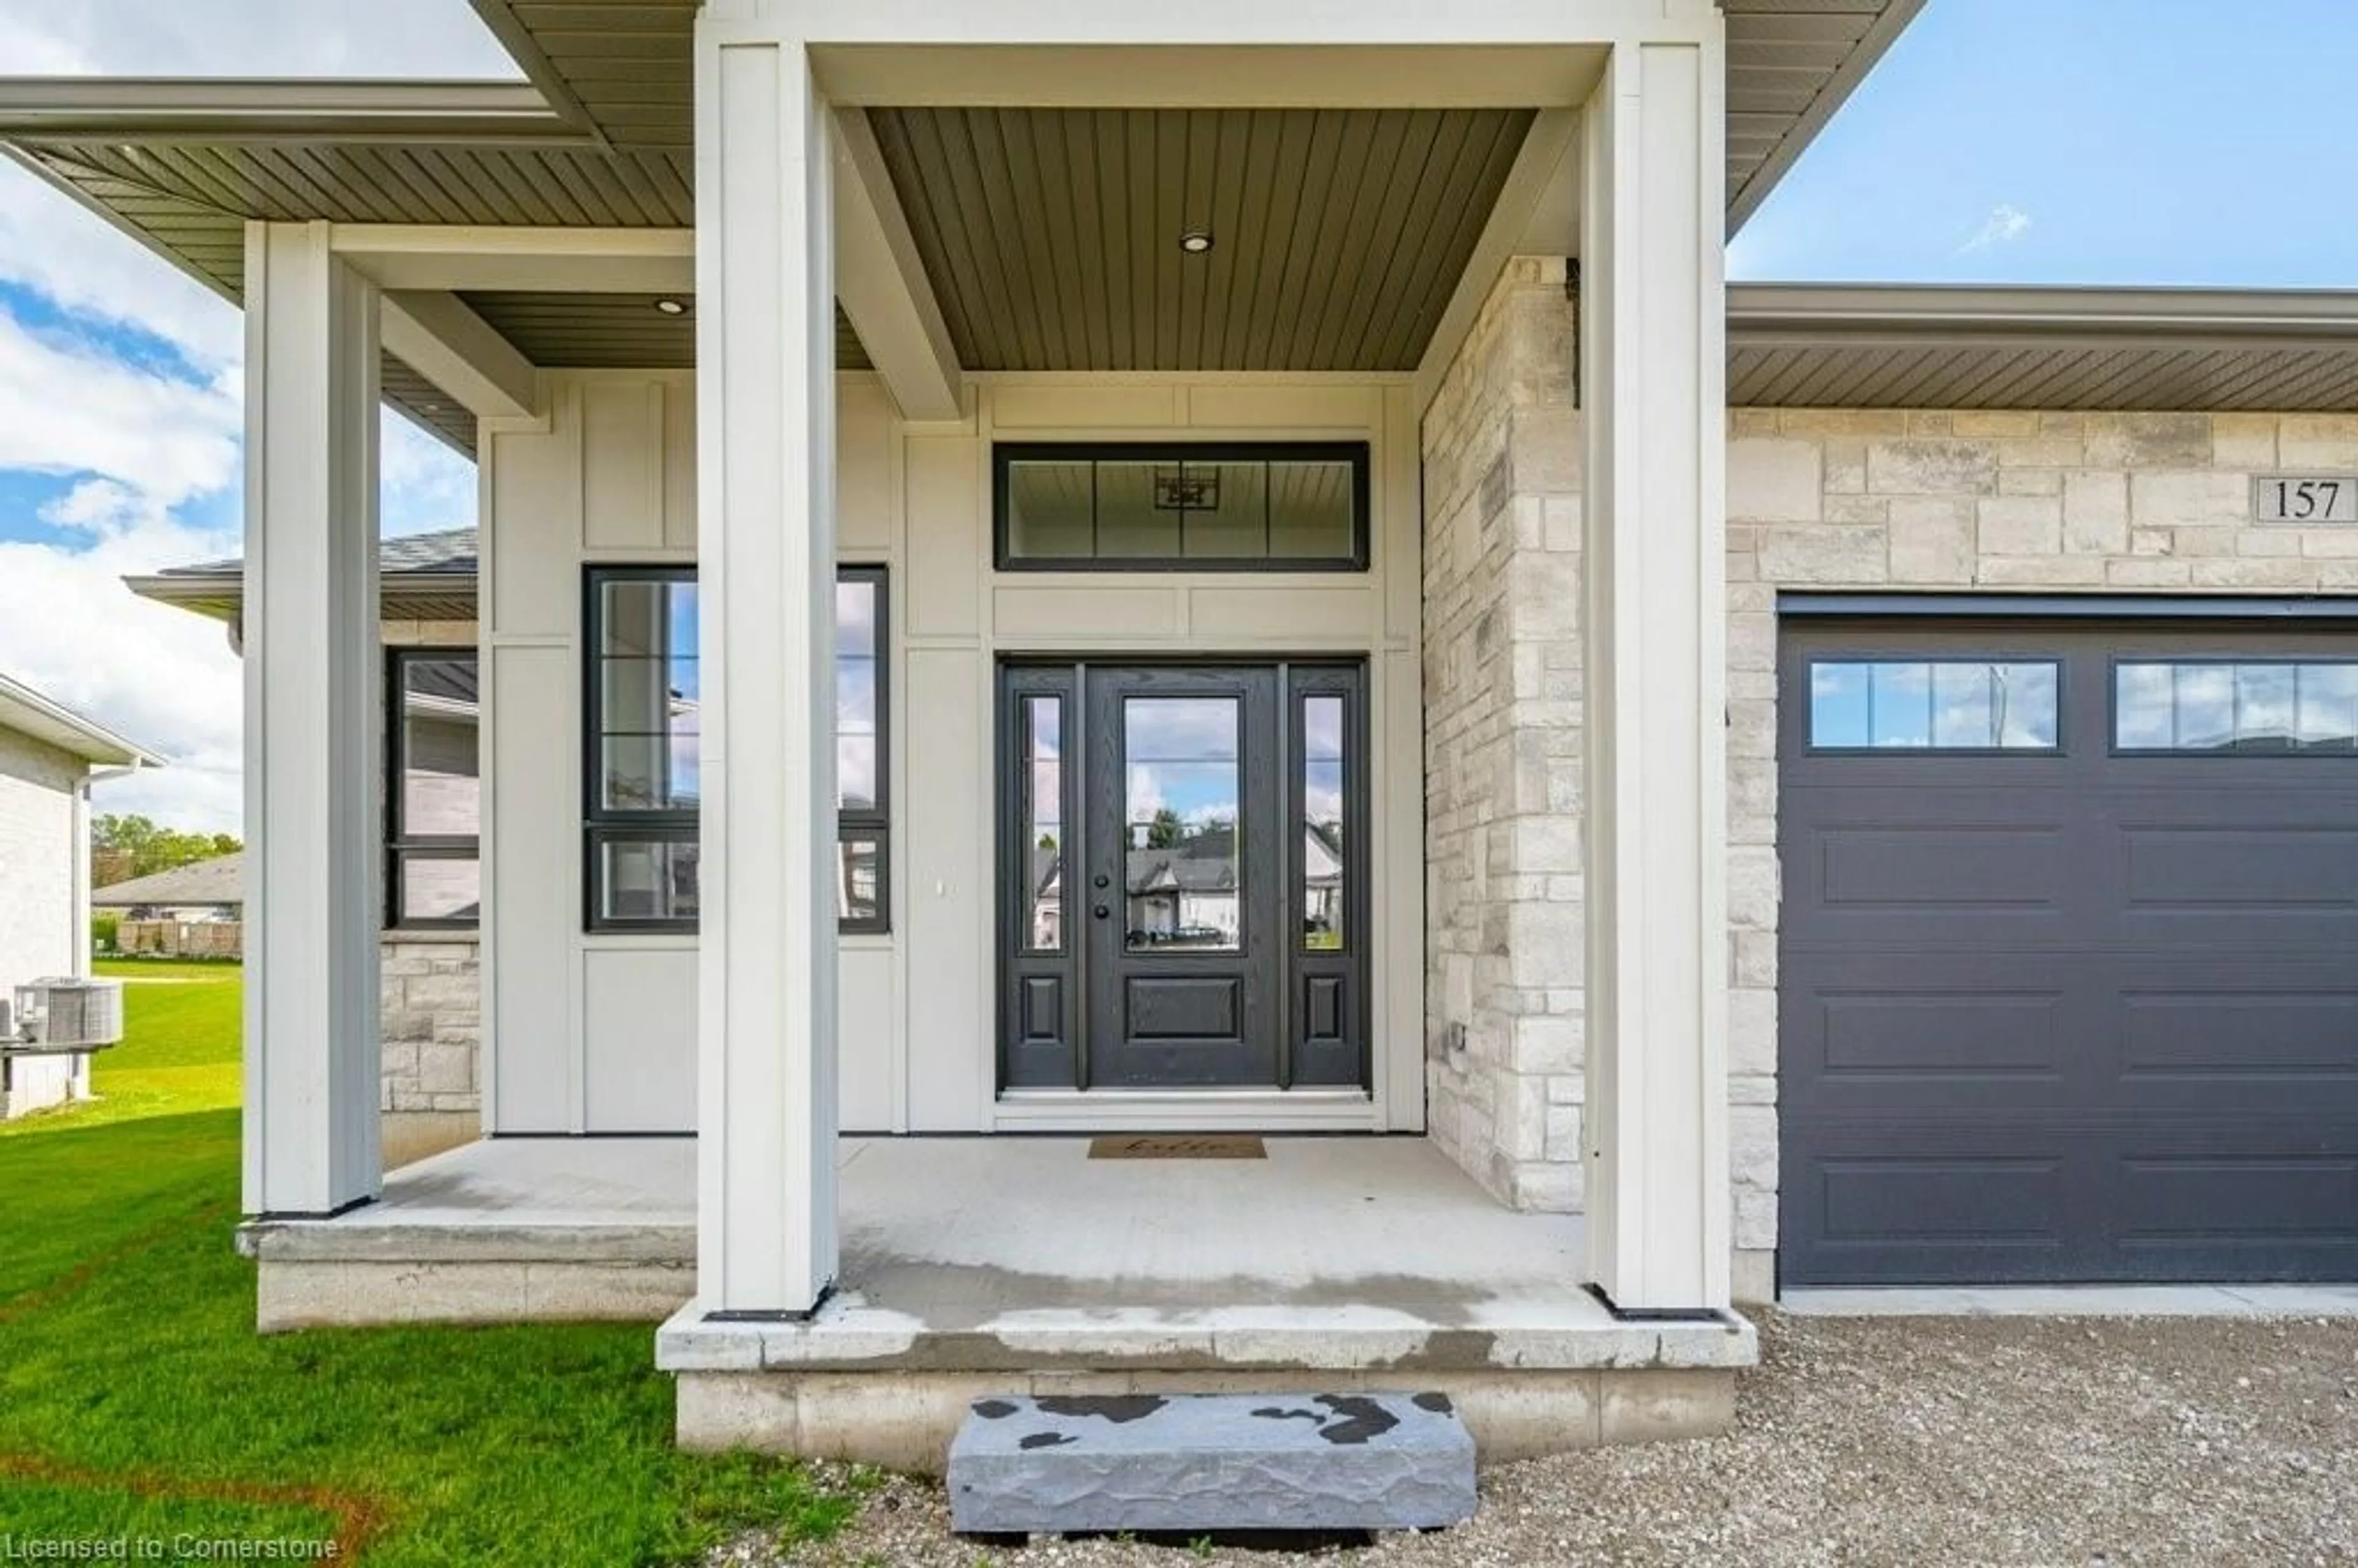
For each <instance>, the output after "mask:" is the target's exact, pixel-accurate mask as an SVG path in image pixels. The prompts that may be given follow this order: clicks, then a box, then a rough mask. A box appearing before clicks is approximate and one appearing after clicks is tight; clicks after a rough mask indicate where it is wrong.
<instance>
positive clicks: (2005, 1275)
mask: <svg viewBox="0 0 2358 1568" xmlns="http://www.w3.org/2000/svg"><path fill="white" fill-rule="evenodd" d="M1783 650H1784V651H1783V657H1782V675H1781V680H1780V697H1781V701H1780V712H1781V715H1782V718H1781V725H1782V732H1781V734H1780V735H1779V756H1780V757H1781V758H1782V759H1783V762H1782V787H1781V791H1780V800H1779V817H1780V825H1779V843H1780V851H1781V858H1782V861H1783V871H1784V906H1783V914H1782V942H1781V955H1780V959H1781V961H1780V967H1779V993H1780V995H1779V1032H1780V1052H1781V1083H1780V1087H1779V1100H1780V1105H1781V1123H1782V1148H1783V1156H1782V1163H1783V1169H1782V1172H1781V1182H1782V1188H1783V1200H1782V1201H1783V1221H1782V1238H1781V1268H1782V1272H1783V1277H1784V1279H1785V1281H1787V1282H1788V1283H1809V1284H1850V1283H1880V1282H1903V1281H1905V1282H1926V1283H1929V1282H1949V1281H1963V1282H2003V1281H2107V1280H2112V1281H2168V1280H2222V1281H2228V1280H2320V1279H2332V1280H2340V1279H2350V1278H2358V663H2353V659H2358V627H2352V628H2350V629H2349V630H2345V631H2341V632H2332V631H2320V630H2314V629H2309V628H2288V627H2283V626H2276V627H2259V626H2253V627H2248V628H2244V629H2231V628H2225V627H2221V626H2216V625H2211V626H2203V625H2190V624H2185V623H2180V624H2176V625H2170V624H2158V623H2141V624H2139V623H2131V624H2119V623H2114V624H2105V623H2096V622H2057V623H2051V624H2043V625H2042V624H2037V623H2027V622H2014V623H2011V624H1975V623H1967V622H1937V623H1936V622H1923V621H1911V622H1843V621H1822V620H1806V621H1805V620H1789V621H1788V622H1787V623H1786V635H1785V639H1784V644H1783Z"/></svg>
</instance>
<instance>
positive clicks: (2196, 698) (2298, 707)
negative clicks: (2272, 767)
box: [2113, 659, 2358, 756]
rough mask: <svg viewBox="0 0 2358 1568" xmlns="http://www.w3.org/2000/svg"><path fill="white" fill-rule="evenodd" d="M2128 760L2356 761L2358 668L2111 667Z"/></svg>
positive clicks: (2145, 663)
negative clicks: (2303, 755)
mask: <svg viewBox="0 0 2358 1568" xmlns="http://www.w3.org/2000/svg"><path fill="white" fill-rule="evenodd" d="M2113 698H2114V700H2113V743H2114V745H2115V746H2116V747H2117V748H2119V749H2120V750H2121V751H2124V752H2192V753H2201V754H2212V753H2217V752H2276V753H2281V752H2328V753H2337V752H2338V753H2340V754H2342V755H2343V756H2352V755H2358V661H2354V660H2347V659H2337V660H2292V659H2269V660H2236V661H2234V662H2232V663H2230V662H2225V661H2221V660H2194V659H2167V660H2165V659H2136V660H2124V661H2123V662H2121V663H2119V664H2117V665H2115V666H2114V667H2113Z"/></svg>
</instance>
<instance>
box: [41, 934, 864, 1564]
mask: <svg viewBox="0 0 2358 1568" xmlns="http://www.w3.org/2000/svg"><path fill="white" fill-rule="evenodd" d="M102 972H103V973H109V974H120V975H123V976H124V977H126V978H127V979H131V980H132V981H133V983H131V984H130V985H129V986H127V987H126V992H127V994H126V998H125V1006H126V1009H127V1010H128V1013H129V1019H128V1022H129V1035H130V1038H129V1039H128V1040H127V1041H126V1042H125V1043H124V1044H123V1045H122V1046H120V1047H118V1048H116V1049H115V1050H114V1051H111V1052H109V1053H107V1054H104V1055H103V1056H101V1057H100V1058H99V1060H98V1064H97V1066H96V1069H95V1075H94V1076H95V1084H96V1088H97V1092H98V1093H99V1095H100V1096H101V1097H102V1098H101V1100H100V1102H99V1103H98V1104H95V1105H88V1106H83V1107H80V1108H74V1109H71V1110H68V1111H63V1112H59V1113H53V1114H50V1115H46V1116H39V1117H34V1118H30V1119H27V1120H24V1121H21V1122H16V1123H13V1124H9V1125H7V1126H5V1127H4V1128H0V1193H5V1195H7V1201H8V1207H9V1211H10V1217H11V1220H12V1224H11V1225H10V1227H9V1234H8V1241H7V1244H6V1245H5V1247H0V1535H8V1534H13V1536H14V1537H15V1539H16V1541H19V1542H22V1541H29V1540H34V1539H56V1538H71V1539H76V1540H86V1539H90V1538H93V1537H103V1538H109V1539H112V1538H114V1537H119V1536H125V1535H128V1536H131V1537H134V1538H136V1537H142V1536H146V1537H155V1538H159V1539H161V1540H162V1541H165V1542H167V1543H169V1542H170V1541H172V1538H174V1537H175V1536H178V1535H181V1534H183V1533H187V1534H192V1535H198V1536H207V1537H213V1538H220V1537H233V1538H238V1539H242V1540H270V1539H291V1540H299V1541H326V1540H330V1539H333V1540H336V1541H339V1542H340V1543H341V1548H342V1550H341V1553H340V1555H339V1557H338V1559H337V1560H338V1561H345V1562H349V1561H351V1560H352V1554H353V1553H355V1552H358V1553H360V1554H362V1555H363V1556H364V1557H365V1560H366V1561H367V1562H369V1563H373V1564H386V1565H393V1564H403V1563H421V1564H423V1563H435V1564H443V1563H463V1564H485V1565H494V1564H503V1563H514V1564H518V1565H525V1564H530V1565H532V1568H558V1565H561V1564H571V1563H579V1564H585V1565H587V1564H597V1565H599V1568H610V1565H612V1564H623V1563H675V1562H684V1561H692V1560H694V1559H695V1558H696V1557H698V1555H700V1554H701V1552H703V1550H704V1549H705V1548H706V1547H707V1546H708V1545H709V1544H710V1543H712V1542H713V1541H716V1540H718V1539H720V1538H722V1537H724V1536H726V1535H727V1534H730V1533H731V1532H733V1531H735V1530H740V1529H743V1528H746V1527H748V1526H751V1525H755V1524H760V1525H766V1526H770V1527H773V1528H777V1527H784V1529H785V1530H787V1532H788V1533H789V1534H793V1533H796V1532H799V1533H802V1534H806V1535H818V1534H824V1533H826V1532H827V1531H829V1530H833V1529H834V1528H835V1527H836V1526H837V1525H838V1523H839V1522H840V1521H841V1519H843V1518H844V1517H846V1516H847V1515H848V1514H849V1511H850V1509H851V1507H852V1503H851V1501H850V1499H849V1498H843V1497H839V1496H828V1495H826V1494H824V1493H822V1492H821V1491H820V1490H819V1489H818V1488H817V1487H816V1486H815V1485H814V1484H813V1483H812V1482H811V1481H810V1480H809V1479H808V1478H807V1477H806V1475H805V1473H804V1472H803V1471H802V1470H801V1469H799V1468H798V1467H796V1466H795V1465H789V1464H784V1463H779V1462H774V1461H768V1460H762V1459H756V1458H752V1457H750V1456H744V1455H736V1456H730V1457H723V1458H713V1457H699V1456H695V1455H688V1454H679V1453H677V1452H676V1451H675V1450H674V1449H673V1448H672V1446H671V1442H670V1422H671V1388H670V1384H669V1381H668V1379H665V1378H663V1377H662V1376H661V1375H659V1374H658V1373H656V1372H655V1371H654V1368H653V1363H652V1351H653V1346H652V1336H651V1334H650V1332H649V1331H648V1329H646V1328H645V1327H643V1326H630V1325H622V1326H608V1325H561V1326H540V1325H533V1326H521V1327H508V1328H481V1329H450V1328H406V1329H369V1330H336V1331H319V1332H314V1333H308V1334H300V1335H288V1336H275V1337H272V1338H267V1339H265V1338H263V1337H261V1336H257V1335H255V1334H254V1325H253V1319H254V1267H253V1265H252V1264H250V1263H248V1262H246V1261H244V1260H242V1259H240V1258H239V1257H237V1256H236V1254H235V1253H234V1251H233V1249H232V1247H231V1232H232V1229H233V1227H234V1225H235V1224H236V1220H237V1182H238V1149H237V1139H238V1117H237V1109H236V1102H237V1093H238V1068H237V1054H238V1019H239V1007H240V1000H239V990H240V987H239V972H238V970H237V969H235V968H219V967H214V966H210V965H203V966H193V965H192V966H167V965H156V964H147V963H136V962H134V963H124V964H107V965H103V966H102ZM165 982H177V983H165ZM166 1560H170V1559H166Z"/></svg>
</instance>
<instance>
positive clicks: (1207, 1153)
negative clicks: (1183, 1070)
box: [1089, 1132, 1269, 1160]
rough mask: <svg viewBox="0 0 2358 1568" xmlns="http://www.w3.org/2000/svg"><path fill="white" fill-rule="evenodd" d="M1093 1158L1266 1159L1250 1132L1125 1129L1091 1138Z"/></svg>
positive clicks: (1267, 1155)
mask: <svg viewBox="0 0 2358 1568" xmlns="http://www.w3.org/2000/svg"><path fill="white" fill-rule="evenodd" d="M1089 1158H1090V1159H1092V1160H1266V1159H1268V1158H1269V1151H1268V1150H1267V1149H1266V1148H1264V1147H1263V1146H1262V1144H1261V1141H1260V1139H1259V1138H1257V1137H1255V1136H1254V1135H1253V1134H1251V1133H1249V1132H1125V1133H1120V1134H1118V1135H1116V1136H1112V1137H1108V1138H1092V1139H1090V1140H1089Z"/></svg>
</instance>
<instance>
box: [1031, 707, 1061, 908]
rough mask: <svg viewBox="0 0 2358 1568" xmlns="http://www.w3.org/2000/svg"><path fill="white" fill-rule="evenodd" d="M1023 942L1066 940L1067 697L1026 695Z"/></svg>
mask: <svg viewBox="0 0 2358 1568" xmlns="http://www.w3.org/2000/svg"><path fill="white" fill-rule="evenodd" d="M1023 843H1024V849H1025V853H1024V856H1023V858H1022V861H1021V862H1020V863H1021V864H1022V865H1023V866H1024V867H1025V868H1026V875H1025V879H1024V883H1023V946H1024V948H1025V950H1026V951H1028V952H1033V953H1056V952H1062V951H1063V950H1064V946H1065V700H1064V698H1062V697H1025V698H1024V699H1023Z"/></svg>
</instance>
